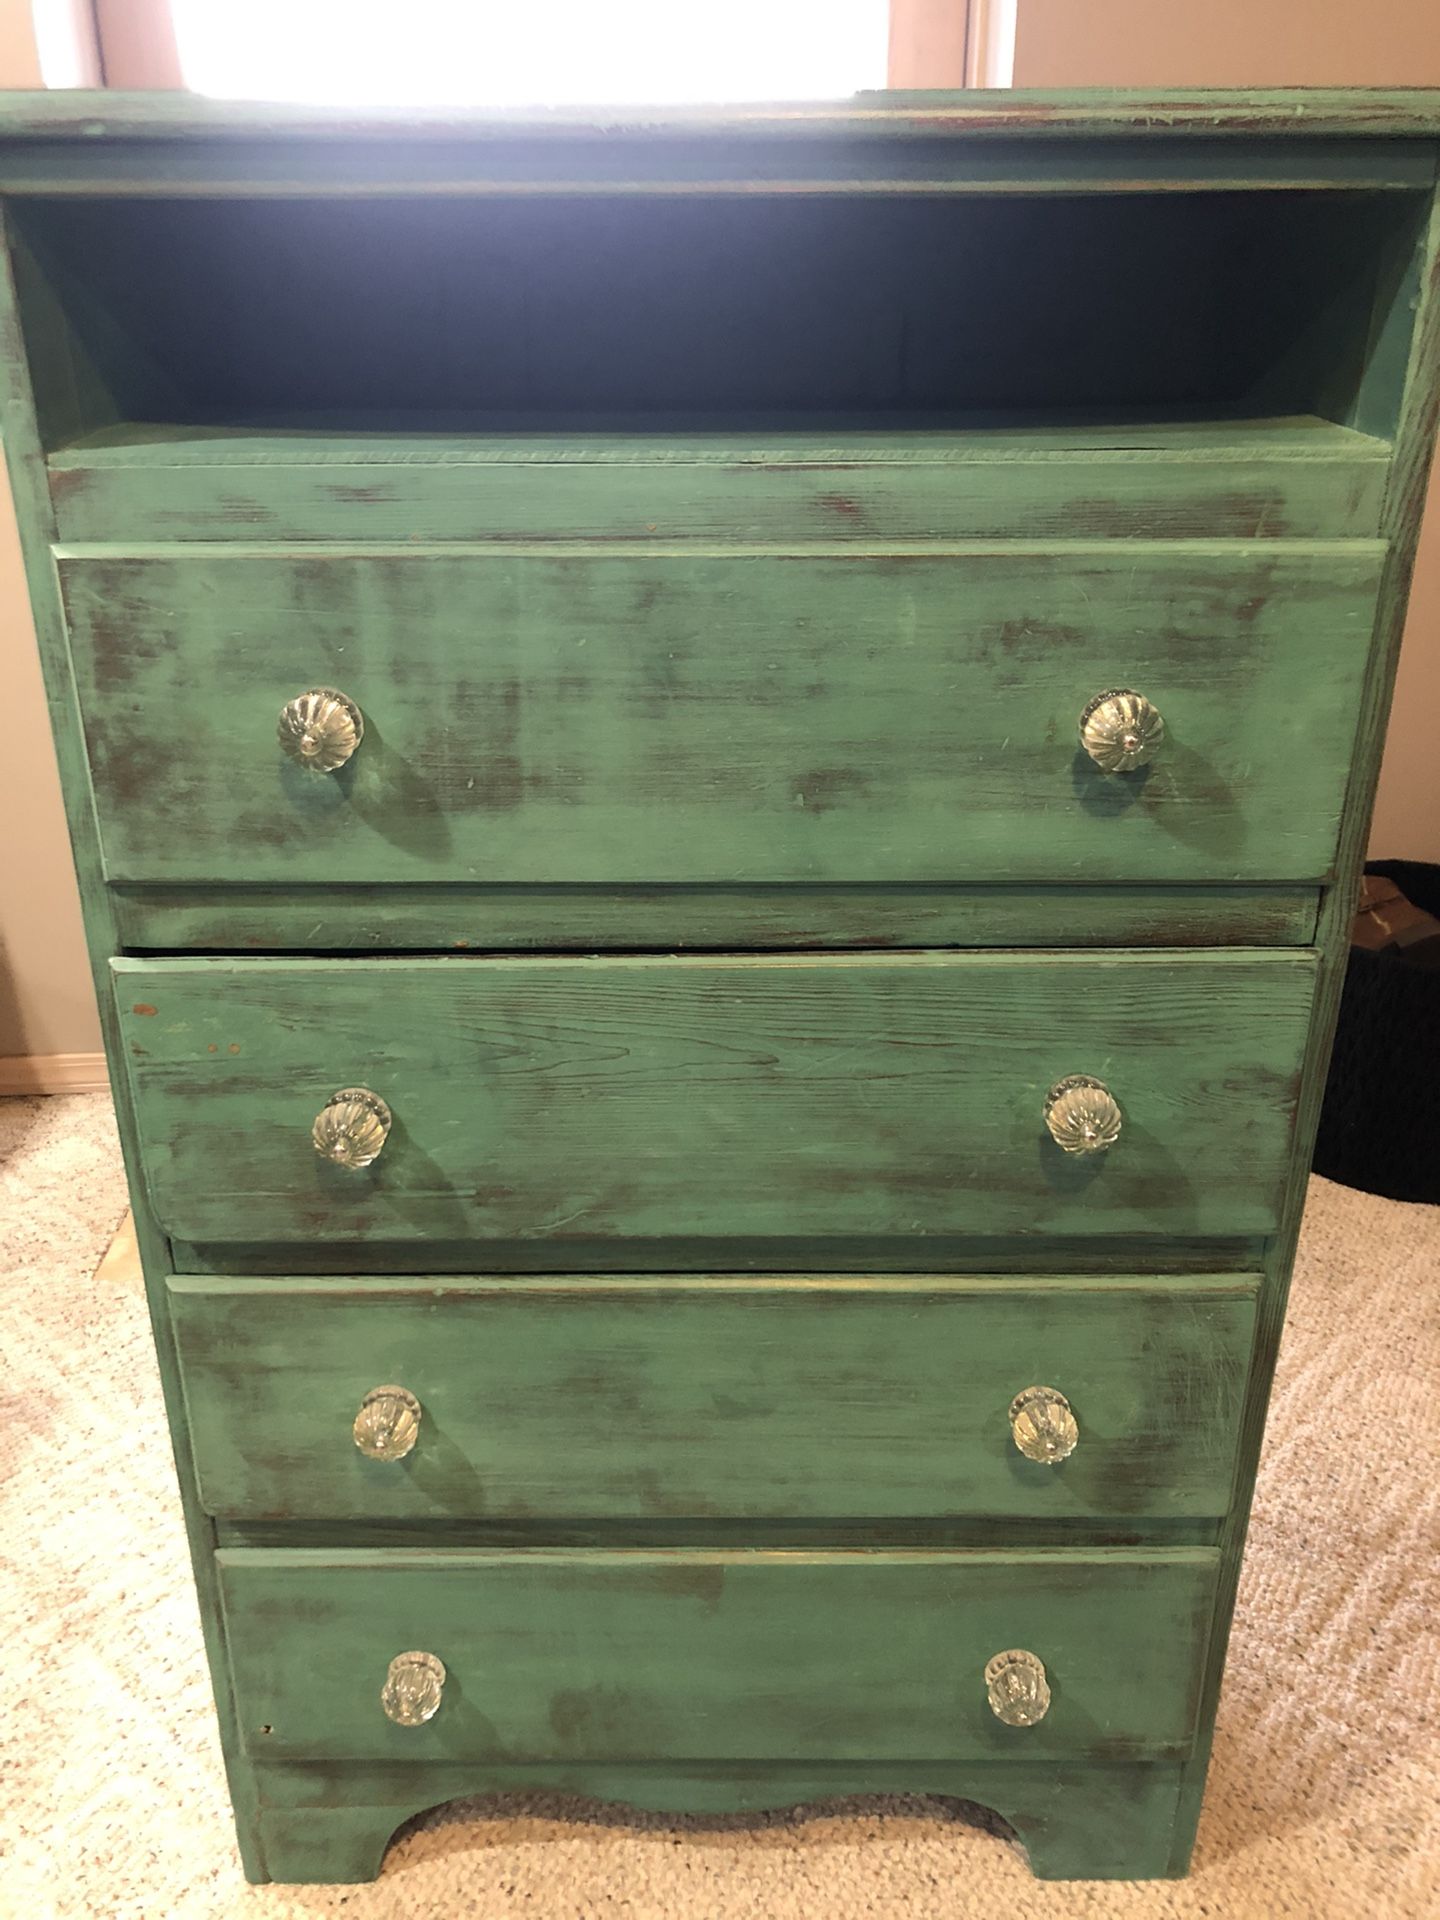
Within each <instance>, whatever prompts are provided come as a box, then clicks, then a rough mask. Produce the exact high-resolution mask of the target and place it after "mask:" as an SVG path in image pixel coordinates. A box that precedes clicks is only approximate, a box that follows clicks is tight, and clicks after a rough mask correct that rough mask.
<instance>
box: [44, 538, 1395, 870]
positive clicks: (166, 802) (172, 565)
mask: <svg viewBox="0 0 1440 1920" xmlns="http://www.w3.org/2000/svg"><path fill="white" fill-rule="evenodd" d="M1382 559H1383V548H1382V547H1381V546H1380V545H1379V544H1378V543H1376V542H1369V541H1352V542H1331V543H1329V544H1326V545H1321V544H1303V543H1302V544H1292V543H1288V542H1279V541H1271V542H1266V543H1264V544H1263V545H1261V544H1260V543H1256V544H1255V545H1244V544H1240V543H1234V544H1230V543H1223V544H1222V543H1217V544H1213V545H1212V544H1200V543H1196V544H1181V545H1170V544H1167V543H1162V542H1134V543H1124V542H1114V543H1090V544H1080V543H1072V544H1071V545H1070V546H1068V547H1066V548H1064V549H1056V548H1051V547H1045V546H1040V547H1031V546H1027V545H1025V544H1023V543H1012V544H997V545H995V546H992V547H988V548H975V549H969V548H956V549H953V550H949V551H945V550H936V549H935V548H933V547H927V548H924V549H919V550H917V549H915V548H906V547H901V546H891V547H888V548H886V549H883V550H880V549H868V550H866V551H864V552H860V553H857V552H855V551H853V550H851V549H832V550H828V551H825V550H817V549H815V548H813V547H812V548H805V549H796V550H792V551H789V552H775V551H773V550H768V549H753V550H752V549H741V548H734V547H732V548H728V549H725V550H724V551H720V552H712V553H706V552H704V551H703V550H700V551H697V550H694V549H689V548H671V549H668V550H665V549H659V548H657V549H653V550H649V551H647V552H645V553H639V552H635V551H630V550H626V551H619V552H617V551H604V552H600V551H597V550H596V549H594V548H593V547H586V546H579V547H570V548H554V547H551V548H545V549H540V548H530V549H526V550H524V551H517V550H514V549H509V550H501V551H496V550H491V551H489V552H476V551H471V552H468V553H465V554H457V553H455V552H454V551H453V550H444V549H438V548H437V549H431V550H430V551H428V552H421V551H418V550H416V549H414V548H408V549H403V550H396V551H393V552H391V553H389V554H381V553H379V552H377V551H375V550H373V549H372V550H369V551H366V552H355V553H347V554H343V555H342V554H336V553H333V552H324V553H316V552H303V551H289V552H285V551H280V552H275V551H268V550H266V549H264V548H258V549H249V548H235V547H229V548H217V547H214V546H208V547H205V548H200V547H191V548H189V549H188V550H186V551H184V552H169V553H166V552H151V553H147V554H144V555H139V554H122V553H115V552H113V551H95V552H88V553H86V554H84V555H78V556H77V555H76V554H75V553H73V552H70V551H64V552H62V554H61V557H60V578H61V585H62V591H63V593H64V596H65V601H66V606H67V609H68V612H69V618H70V630H71V648H72V655H73V659H74V666H75V674H76V679H77V683H78V686H79V691H80V702H81V707H82V710H83V711H84V714H85V724H86V732H87V738H88V741H89V749H90V763H91V776H92V779H93V781H94V784H95V789H96V795H97V800H98V805H99V814H100V822H101V828H100V831H101V841H102V845H103V848H104V854H105V863H106V872H107V874H108V875H109V877H110V878H111V879H112V880H124V881H129V882H136V881H144V882H167V883H171V884H174V883H178V882H180V881H182V880H183V881H193V882H200V883H205V882H210V883H213V882H215V881H219V880H227V881H231V882H237V881H246V882H254V883H269V884H272V885H273V884H275V883H277V882H282V881H283V882H284V883H285V884H287V885H300V884H303V883H305V882H307V881H319V882H325V881H335V880H343V881H347V882H350V883H374V882H381V881H391V880H394V881H419V880H424V881H430V882H438V881H446V880H455V881H462V882H465V881H486V882H491V883H497V882H505V883H509V884H518V883H522V882H523V883H525V884H528V885H535V884H539V883H561V884H572V885H573V884H577V883H580V882H582V881H583V882H585V883H586V884H592V885H603V884H606V883H611V884H618V883H632V884H647V883H656V882H687V883H697V882H707V881H709V882H717V883H729V884H733V883H735V882H743V881H752V882H768V883H781V882H803V883H817V882H827V881H828V882H858V881H884V882H887V883H890V884H900V883H903V882H911V883H935V882H951V883H955V882H962V881H971V882H974V881H1006V882H1010V883H1012V884H1013V883H1015V882H1021V881H1026V882H1053V881H1069V882H1078V883H1082V884H1094V883H1096V882H1100V881H1130V882H1134V881H1139V880H1147V881H1161V882H1166V881H1168V882H1178V881H1200V880H1213V881H1276V880H1291V881H1299V880H1319V879H1321V878H1323V877H1324V875H1325V874H1326V873H1328V871H1329V869H1330V866H1331V863H1332V861H1333V858H1334V850H1335V841H1336V836H1337V833H1338V828H1339V819H1340V809H1341V805H1342V802H1343V798H1344V789H1345V779H1346V773H1347V769H1348V766H1349V759H1350V754H1351V751H1352V748H1353V744H1354V737H1355V727H1356V721H1357V715H1358V711H1359V706H1360V698H1361V689H1362V686H1363V683H1364V674H1365V666H1366V660H1367V657H1368V650H1369V640H1370V631H1371V626H1372V623H1373V619H1374V611H1375V599H1376V593H1377V588H1378V582H1379V577H1380V567H1381V562H1382ZM309 686H338V687H340V688H341V689H342V690H343V691H344V692H345V693H347V694H348V695H349V696H350V698H351V699H353V700H354V701H355V702H356V703H357V704H358V706H359V707H360V709H361V711H362V712H363V713H364V715H365V722H366V737H365V741H364V744H363V745H362V746H361V748H360V750H359V752H358V753H357V754H356V756H355V759H354V761H353V762H352V763H351V765H350V766H349V767H347V768H346V769H345V770H344V771H343V772H341V773H340V774H338V775H335V776H333V777H328V778H326V777H316V776H313V775H310V774H308V773H306V772H304V771H303V770H300V769H296V768H295V767H293V766H292V765H290V764H289V763H288V762H287V761H286V760H285V759H284V757H283V755H282V754H281V753H280V751H279V748H278V746H277V744H276V740H275V717H276V714H277V713H278V711H279V709H280V708H281V706H282V705H283V704H284V703H285V702H286V701H287V700H288V699H290V698H291V697H292V696H293V695H294V694H295V693H298V692H299V691H301V690H302V689H303V688H305V687H309ZM1115 686H1133V687H1137V688H1138V689H1140V690H1141V691H1142V692H1144V693H1145V694H1146V695H1147V696H1148V697H1149V698H1150V699H1152V700H1153V701H1154V702H1155V704H1156V705H1157V706H1158V707H1159V708H1160V710H1161V712H1162V713H1163V714H1164V716H1165V720H1166V725H1167V728H1168V729H1169V732H1168V736H1167V740H1166V744H1165V747H1164V749H1163V751H1162V753H1161V754H1160V756H1159V757H1158V758H1157V760H1156V761H1155V762H1154V764H1153V765H1151V766H1150V767H1149V768H1147V769H1145V770H1144V771H1143V772H1142V773H1139V774H1136V775H1132V776H1126V777H1125V778H1117V777H1113V776H1107V775H1105V774H1102V773H1101V772H1100V771H1099V770H1098V769H1097V768H1096V767H1095V766H1094V765H1093V764H1092V763H1091V761H1090V760H1089V759H1088V757H1087V756H1086V755H1085V754H1084V752H1083V751H1082V749H1081V748H1080V746H1079V744H1078V741H1077V738H1076V728H1077V723H1078V718H1079V714H1080V712H1081V710H1082V709H1083V708H1084V706H1085V705H1086V703H1087V701H1089V700H1090V699H1091V698H1092V696H1093V695H1095V694H1097V693H1102V692H1104V691H1105V690H1106V689H1107V688H1109V687H1115ZM180 821H183V822H184V830H183V832H177V831H176V826H177V823H178V822H180Z"/></svg>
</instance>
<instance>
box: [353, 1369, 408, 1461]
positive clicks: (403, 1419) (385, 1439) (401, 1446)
mask: <svg viewBox="0 0 1440 1920" xmlns="http://www.w3.org/2000/svg"><path fill="white" fill-rule="evenodd" d="M353 1432H354V1435H355V1444H356V1446H357V1447H358V1448H359V1449H360V1451H361V1453H363V1454H364V1455H365V1457H366V1459H367V1460H403V1459H404V1458H405V1456H406V1454H407V1453H410V1452H411V1451H412V1450H413V1449H414V1446H415V1442H416V1441H417V1440H418V1439H419V1438H420V1402H419V1401H418V1400H417V1399H416V1398H415V1396H414V1394H413V1393H407V1392H406V1390H405V1389H404V1387H372V1388H371V1389H370V1391H369V1393H367V1394H366V1396H365V1398H364V1399H363V1400H362V1401H361V1402H360V1411H359V1412H358V1413H357V1414H356V1416H355V1426H354V1428H353Z"/></svg>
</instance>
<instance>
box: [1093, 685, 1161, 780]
mask: <svg viewBox="0 0 1440 1920" xmlns="http://www.w3.org/2000/svg"><path fill="white" fill-rule="evenodd" d="M1164 738H1165V722H1164V721H1163V720H1162V719H1161V718H1160V709H1159V708H1158V707H1152V706H1151V704H1150V702H1149V701H1148V700H1147V699H1146V698H1145V696H1144V694H1143V693H1136V692H1135V691H1134V690H1133V689H1132V688H1130V687H1114V688H1112V689H1111V691H1110V692H1109V693H1099V694H1096V696H1095V698H1094V699H1093V700H1092V701H1091V702H1090V704H1089V706H1088V707H1086V709H1085V711H1084V712H1083V713H1082V714H1081V716H1080V744H1081V746H1083V747H1084V749H1085V751H1086V753H1088V754H1089V756H1090V758H1091V759H1092V760H1093V761H1094V762H1095V764H1096V766H1097V767H1098V768H1099V769H1100V771H1101V772H1102V773H1130V772H1131V771H1132V770H1133V769H1134V768H1136V767H1143V766H1144V765H1145V763H1146V761H1147V760H1153V759H1154V758H1155V755H1156V754H1157V753H1158V751H1159V749H1160V745H1161V742H1162V741H1163V740H1164Z"/></svg>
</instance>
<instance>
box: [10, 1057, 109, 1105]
mask: <svg viewBox="0 0 1440 1920" xmlns="http://www.w3.org/2000/svg"><path fill="white" fill-rule="evenodd" d="M109 1090H110V1076H109V1074H108V1073H107V1072H106V1071H105V1056H104V1054H103V1053H19V1054H11V1055H10V1056H8V1057H0V1098H3V1097H4V1096H6V1095H8V1094H12V1093H108V1092H109Z"/></svg>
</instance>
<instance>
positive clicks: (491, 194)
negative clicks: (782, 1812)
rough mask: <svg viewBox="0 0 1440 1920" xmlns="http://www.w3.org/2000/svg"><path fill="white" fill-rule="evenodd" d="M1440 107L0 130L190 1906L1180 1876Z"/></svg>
mask: <svg viewBox="0 0 1440 1920" xmlns="http://www.w3.org/2000/svg"><path fill="white" fill-rule="evenodd" d="M1437 154H1440V98H1437V97H1436V96H1433V95H1419V94H1404V93H1399V94H1388V95H1383V96H1381V95H1345V96H1337V95H1332V94H1304V95H1299V94H1297V95H1289V96H1285V95H1274V96H1239V95H1234V96H1232V95H1214V96H1208V97H1199V98H1196V97H1187V98H1179V97H1177V98H1170V99H1158V100H1157V99H1145V100H1142V99H1137V98H1134V97H1131V96H1083V95H1077V96H1073V97H1064V98H1061V97H1054V96H1033V95H1024V94H1012V95H1004V94H1000V95H986V94H978V95H966V96H945V95H888V96H887V95H875V96H869V97H864V96H862V97H861V99H860V100H859V101H858V102H857V103H855V104H853V105H841V106H833V107H831V106H825V107H820V106H806V107H799V108H763V109H762V108H745V109H738V110H735V111H730V112H718V111H717V112H693V111H655V112H649V111H646V112H640V111H635V110H628V111H623V112H618V113H617V112H601V111H598V110H597V111H595V112H593V113H554V114H535V115H531V116H528V117H527V116H514V115H493V116H483V115H476V116H465V115H455V114H448V113H446V114H433V115H419V114H415V115H409V114H398V113H397V114H395V115H388V114H384V113H379V112H377V113H373V114H361V115H356V114H354V113H344V112H339V111H336V112H327V111H309V110H304V111H302V110H287V109H259V108H249V107H238V106H232V105H217V104H206V103H203V102H197V101H192V100H188V99H186V98H184V97H181V96H170V97H165V98H160V97H157V98H139V97H126V96H123V95H115V96H103V95H83V94H80V95H74V94H55V95H51V96H45V97H38V96H25V95H21V96H12V97H10V98H9V99H8V100H6V101H5V103H4V105H3V107H0V201H3V218H4V229H5V232H4V282H5V284H4V289H3V291H4V311H3V326H4V330H5V331H4V352H3V366H4V381H5V391H4V415H3V426H4V438H5V443H6V450H7V453H8V457H9V462H10V469H11V474H12V478H13V483H14V489H15V494H16V499H17V505H18V510H19V515H20V521H21V526H22V532H23V537H24V544H25V552H26V556H27V564H28V569H29V577H30V582H31V591H32V594H33V600H34V609H35V618H36V623H37V626H38V629H39V634H40V641H41V646H42V649H43V651H44V655H45V660H46V667H47V671H48V675H49V686H50V692H51V698H52V701H53V707H54V717H55V729H56V737H57V741H58V747H59V753H60V758H61V764H62V769H63V773H64V779H65V785H66V789H67V793H68V798H69V805H70V809H71V820H72V827H73V833H74V841H75V852H76V858H77V861H78V864H79V868H80V874H81V880H82V884H83V889H84V894H85V902H86V911H87V917H88V926H89V936H90V940H91V943H92V947H93V952H94V960H95V968H96V975H97V979H98V981H99V987H100V997H101V1005H102V1011H103V1016H104V1020H105V1024H106V1030H107V1035H108V1043H109V1048H110V1056H111V1060H112V1063H113V1067H114V1080H115V1098H116V1104H117V1107H118V1109H119V1114H120V1123H121V1130H122V1133H123V1136H124V1141H125V1150H126V1155H127V1160H128V1164H129V1170H130V1178H131V1182H132V1191H133V1195H134V1203H135V1210H136V1215H137V1220H138V1224H139V1230H140V1237H141V1243H142V1247H143V1251H144V1259H145V1267H146V1274H147V1280H148V1286H149V1296H150V1301H151V1306H152V1310H153V1316H154V1326H155V1337H156V1344H157V1347H158V1351H159V1357H160V1366H161V1371H162V1374H163V1377H164V1382H165V1390H166V1394H167V1399H168V1405H169V1410H170V1418H171V1423H172V1429H173V1435H174V1443H175V1452H176V1457H177V1460H178V1465H179V1475H180V1484H181V1488H182V1491H183V1495H184V1504H185V1513H186V1519H187V1523H188V1526H189V1530H190V1543H191V1549H192V1553H193V1558H194V1567H195V1577H196V1582H197V1585H198V1589H199V1595H200V1605H201V1611H202V1614H203V1617H204V1623H205V1632H206V1636H207V1640H208V1645H209V1653H210V1660H211V1664H212V1669H213V1675H214V1683H215V1696H216V1704H217V1709H218V1712H219V1716H220V1725H221V1729H222V1733H223V1739H224V1747H225V1754H226V1760H227V1764H228V1767H229V1774H230V1784H231V1789H232V1792H233V1796H234V1802H235V1809H236V1818H237V1824H238V1829H239V1836H240V1848H241V1853H242V1856H243V1859H244V1863H245V1869H246V1871H247V1873H248V1874H249V1875H250V1876H251V1877H252V1878H254V1879H257V1880H264V1879H273V1880H317V1881H338V1880H354V1879H364V1878H367V1877H370V1876H372V1875H374V1874H375V1873H376V1872H377V1871H378V1870H379V1866H380V1862H381V1858H382V1855H383V1852H384V1849H385V1847H386V1844H387V1842H388V1840H389V1839H390V1837H391V1835H392V1833H393V1832H394V1831H395V1829H396V1828H398V1827H399V1826H400V1825H401V1824H402V1823H403V1822H404V1821H405V1820H406V1819H407V1818H408V1817H410V1816H411V1815H413V1814H414V1813H416V1812H417V1811H419V1810H421V1809H423V1808H426V1807H429V1806H432V1805H434V1804H436V1803H437V1802H441V1801H444V1800H446V1799H448V1798H451V1797H453V1796H457V1795H461V1794H469V1793H475V1792H484V1791H489V1790H492V1789H494V1790H501V1789H514V1788H535V1787H546V1788H555V1789H561V1790H564V1791H567V1792H571V1791H573V1792H579V1793H584V1794H591V1795H595V1796H598V1797H599V1798H601V1799H604V1800H610V1801H621V1802H630V1803H633V1804H636V1805H640V1806H646V1807H657V1808H664V1809H685V1810H727V1809H729V1810H733V1809H741V1810H743V1809H749V1808H761V1807H770V1806H775V1805H781V1804H789V1803H793V1802H799V1801H808V1800H812V1799H820V1798H823V1797H825V1796H827V1795H832V1794H851V1793H857V1792H866V1791H872V1790H873V1791H907V1792H908V1791H917V1792H922V1793H931V1794H937V1795H947V1796H957V1797H960V1798H963V1799H967V1800H973V1801H979V1802H982V1803H984V1804H986V1805H988V1806H990V1807H992V1808H994V1809H996V1810H998V1812H999V1813H1000V1814H1002V1815H1003V1816H1004V1818H1005V1819H1006V1820H1007V1821H1008V1822H1009V1823H1010V1824H1011V1826H1012V1827H1013V1828H1014V1830H1015V1832H1016V1834H1017V1835H1018V1837H1019V1839H1020V1840H1021V1842H1022V1843H1023V1844H1024V1846H1025V1848H1026V1849H1027V1852H1028V1854H1029V1858H1030V1861H1031V1864H1032V1866H1033V1867H1034V1869H1035V1871H1036V1872H1037V1873H1039V1874H1043V1875H1047V1876H1061V1877H1064V1876H1087V1877H1088V1876H1096V1877H1100V1876H1120V1877H1125V1878H1132V1877H1133V1878H1138V1877H1144V1876H1149V1875H1165V1874H1177V1873H1182V1872H1183V1871H1184V1870H1185V1867H1186V1863H1187V1861H1188V1858H1189V1853H1190V1847H1191V1842H1192V1838H1193V1835H1194V1830H1195V1823H1196V1818H1197V1813H1198V1809H1199V1806H1200V1801H1201V1795H1202V1788H1203V1781H1204V1775H1205V1767H1206V1760H1207V1753H1208V1747H1209V1742H1210V1734H1211V1728H1212V1724H1213V1720H1214V1716H1215V1709H1216V1701H1217V1696H1218V1692H1219V1688H1220V1680H1221V1669H1222V1665H1223V1660H1224V1653H1225V1643H1226V1637H1227V1631H1228V1626H1229V1619H1230V1614H1231V1608H1232V1603H1233V1599H1234V1593H1235V1584H1236V1577H1237V1572H1238V1568H1239V1561H1240V1554H1241V1546H1242V1542H1243V1538H1244V1532H1245V1525H1246V1519H1247V1515H1248V1511H1249V1505H1250V1495H1251V1488H1252V1484H1253V1480H1254V1474H1255V1465H1256V1456H1257V1452H1258V1448H1259V1444H1260V1435H1261V1428H1262V1425H1263V1420H1264V1412H1265V1402H1266V1395H1267V1391H1268V1386H1269V1381H1270V1376H1271V1371H1272V1367H1273V1363H1274V1359H1275V1352H1276V1346H1277V1342H1278V1338H1279V1331H1280V1322H1281V1317H1282V1313H1283V1308H1284V1301H1285V1291H1286V1284H1287V1280H1288V1276H1289V1271H1290V1264H1291V1258H1292V1254H1293V1251H1294V1246H1295V1237H1296V1230H1297V1227H1298V1224H1299V1219H1300V1212H1301V1206H1302V1203H1303V1199H1304V1192H1305V1177H1306V1168H1307V1163H1308V1158H1309V1151H1310V1143H1311V1138H1312V1134H1313V1130H1314V1125H1315V1119H1316V1107H1317V1103H1318V1099H1319V1094H1320V1089H1321V1085H1322V1081H1323V1069H1324V1064H1325V1056H1326V1050H1327V1046H1328V1043H1329V1036H1330V1029H1331V1024H1332V1018H1333V1014H1334V1009H1335V1002H1336V996H1337V992H1338V988H1339V984H1340V978H1341V973H1342V970H1343V966H1344V959H1345V936H1346V927H1347V922H1348V917H1349V912H1350V907H1351V903H1352V898H1353V894H1354V886H1355V878H1356V871H1357V864H1358V861H1359V858H1360V854H1361V849H1362V845H1363V841H1364V835H1365V824H1366V816H1367V812H1368V809H1369V805H1370V799H1371V793H1372V789H1373V785H1374V779H1375V769H1376V765H1377V760H1378V756H1379V747H1380V742H1381V738H1382V734H1383V730H1384V721H1385V713H1386V706H1387V701H1388V697H1389V689H1390V683H1391V675H1392V669H1393V666H1394V660H1395V654H1396V649H1397V644H1398V639H1399V634H1400V629H1401V623H1402V618H1403V613H1404V606H1405V597H1406V590H1407V585H1408V578H1409V572H1410V567H1411V563H1412V558H1413V553H1414V547H1415V539H1416V529H1417V523H1418V519H1419V513H1420V505H1421V500H1422V496H1423V490H1424V482H1425V474H1426V468H1427V463H1428V459H1429V455H1430V445H1431V438H1432V433H1433V429H1434V422H1435V408H1436V391H1437V389H1436V375H1437V368H1436V360H1437V355H1436V343H1437V307H1436V287H1435V282H1436V258H1437V232H1440V228H1437V224H1436V213H1435V180H1436V163H1437ZM83 1363H84V1356H83V1354H77V1356H76V1364H77V1365H83ZM1323 1533H1324V1527H1323V1516H1320V1517H1318V1518H1317V1527H1316V1534H1317V1538H1323ZM145 1550H146V1543H145V1542H143V1541H140V1542H137V1543H136V1551H137V1552H142V1553H143V1552H144V1551H145ZM1260 1738H1261V1744H1262V1745H1263V1736H1260Z"/></svg>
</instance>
